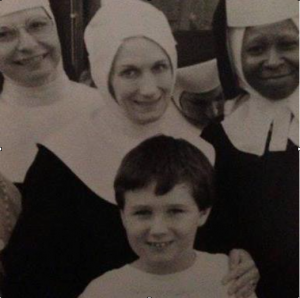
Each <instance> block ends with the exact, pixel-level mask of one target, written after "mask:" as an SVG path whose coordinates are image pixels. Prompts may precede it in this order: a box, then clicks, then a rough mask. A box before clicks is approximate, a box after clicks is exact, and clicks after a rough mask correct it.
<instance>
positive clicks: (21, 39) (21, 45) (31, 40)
mask: <svg viewBox="0 0 300 298" xmlns="http://www.w3.org/2000/svg"><path fill="white" fill-rule="evenodd" d="M36 45H37V41H36V39H35V37H33V36H32V35H31V34H29V33H28V32H27V31H26V30H25V29H24V28H23V29H20V30H19V36H18V46H17V47H18V50H19V51H26V50H31V49H33V48H34V47H36Z"/></svg>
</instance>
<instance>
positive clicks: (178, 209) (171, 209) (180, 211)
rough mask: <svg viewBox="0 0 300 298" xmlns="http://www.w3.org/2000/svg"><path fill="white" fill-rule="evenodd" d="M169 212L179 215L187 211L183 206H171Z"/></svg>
mask: <svg viewBox="0 0 300 298" xmlns="http://www.w3.org/2000/svg"><path fill="white" fill-rule="evenodd" d="M168 213H169V214H171V215H179V214H183V213H185V210H184V209H183V208H170V209H169V210H168Z"/></svg>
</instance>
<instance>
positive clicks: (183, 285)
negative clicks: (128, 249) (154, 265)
mask: <svg viewBox="0 0 300 298" xmlns="http://www.w3.org/2000/svg"><path fill="white" fill-rule="evenodd" d="M227 270H228V258H227V256H225V255H221V254H215V255H213V254H208V253H204V252H198V251H197V258H196V261H195V262H194V264H193V265H192V266H191V267H190V268H188V269H186V270H184V271H182V272H178V273H173V274H167V275H155V274H150V273H146V272H143V271H141V270H139V269H136V268H134V267H133V266H131V265H126V266H124V267H122V268H120V269H117V270H113V271H110V272H108V273H106V274H104V275H102V276H100V277H99V278H97V279H95V280H94V281H92V282H91V283H90V284H89V286H88V287H87V288H86V290H85V291H84V292H83V294H82V295H81V296H80V297H79V298H100V297H105V298H120V297H122V298H141V297H145V298H147V297H153V298H229V296H228V295H227V287H225V286H223V285H222V283H221V280H222V278H224V276H225V274H226V273H227ZM255 297H256V296H255V295H253V296H251V298H255Z"/></svg>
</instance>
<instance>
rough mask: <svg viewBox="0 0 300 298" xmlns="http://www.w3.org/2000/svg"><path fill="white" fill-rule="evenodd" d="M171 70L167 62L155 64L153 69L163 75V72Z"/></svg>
mask: <svg viewBox="0 0 300 298" xmlns="http://www.w3.org/2000/svg"><path fill="white" fill-rule="evenodd" d="M169 68H170V67H169V64H168V63H167V62H157V63H155V64H154V66H153V68H152V69H153V71H154V72H157V73H161V72H164V71H166V70H168V69H169Z"/></svg>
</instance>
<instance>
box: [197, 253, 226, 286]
mask: <svg viewBox="0 0 300 298" xmlns="http://www.w3.org/2000/svg"><path fill="white" fill-rule="evenodd" d="M196 253H197V260H196V263H195V265H194V270H193V271H194V274H195V275H196V276H197V277H196V278H197V279H201V280H203V281H205V280H206V282H207V283H208V284H210V285H212V284H213V283H215V284H216V285H221V284H222V279H223V278H224V276H225V275H226V274H227V273H228V270H229V269H228V268H229V267H228V256H227V255H225V254H211V253H207V252H202V251H196Z"/></svg>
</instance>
